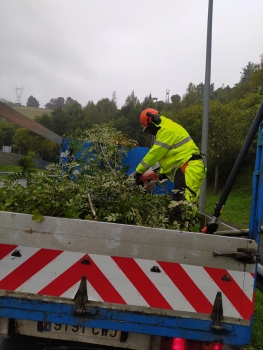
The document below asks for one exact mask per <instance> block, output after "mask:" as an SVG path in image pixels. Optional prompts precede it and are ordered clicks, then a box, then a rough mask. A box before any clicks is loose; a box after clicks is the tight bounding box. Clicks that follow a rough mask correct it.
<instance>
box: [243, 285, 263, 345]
mask: <svg viewBox="0 0 263 350" xmlns="http://www.w3.org/2000/svg"><path fill="white" fill-rule="evenodd" d="M247 350H263V293H261V292H260V291H258V290H256V303H255V314H254V325H253V333H252V341H251V346H249V347H248V348H247Z"/></svg>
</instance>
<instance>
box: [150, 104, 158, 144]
mask: <svg viewBox="0 0 263 350" xmlns="http://www.w3.org/2000/svg"><path fill="white" fill-rule="evenodd" d="M157 101H158V98H157V97H153V102H155V105H156V107H155V109H156V110H157V111H158V109H157ZM154 141H155V136H152V142H151V146H152V145H153V144H154Z"/></svg>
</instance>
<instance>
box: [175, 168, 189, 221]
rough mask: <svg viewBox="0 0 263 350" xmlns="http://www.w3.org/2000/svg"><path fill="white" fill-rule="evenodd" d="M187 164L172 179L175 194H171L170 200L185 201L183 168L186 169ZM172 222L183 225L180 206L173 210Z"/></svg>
mask: <svg viewBox="0 0 263 350" xmlns="http://www.w3.org/2000/svg"><path fill="white" fill-rule="evenodd" d="M187 165H188V162H187V163H185V164H184V165H183V166H182V167H181V168H180V169H178V170H177V172H176V173H175V177H174V190H176V193H173V195H172V200H173V201H176V202H179V201H182V200H185V196H184V194H185V188H186V183H185V175H184V173H185V168H186V167H187ZM173 220H176V221H178V222H179V223H180V224H182V225H184V223H185V220H184V219H183V217H182V209H181V207H180V206H177V207H175V208H173Z"/></svg>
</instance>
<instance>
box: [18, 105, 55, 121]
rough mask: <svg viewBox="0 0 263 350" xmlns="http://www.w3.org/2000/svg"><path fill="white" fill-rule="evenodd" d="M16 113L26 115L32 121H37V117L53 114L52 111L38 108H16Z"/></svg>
mask: <svg viewBox="0 0 263 350" xmlns="http://www.w3.org/2000/svg"><path fill="white" fill-rule="evenodd" d="M14 109H15V110H16V111H18V112H19V113H21V114H24V115H25V116H26V117H28V118H30V119H35V117H36V116H40V115H43V114H45V113H46V114H49V113H51V110H50V109H45V108H36V107H14Z"/></svg>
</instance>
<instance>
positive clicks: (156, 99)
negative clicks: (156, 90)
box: [153, 97, 158, 111]
mask: <svg viewBox="0 0 263 350" xmlns="http://www.w3.org/2000/svg"><path fill="white" fill-rule="evenodd" d="M157 101H158V98H157V97H153V102H155V103H156V110H157V111H158V109H157Z"/></svg>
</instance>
